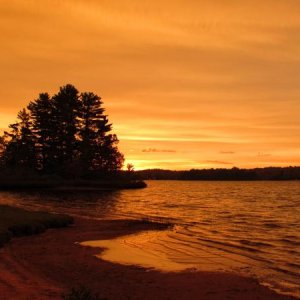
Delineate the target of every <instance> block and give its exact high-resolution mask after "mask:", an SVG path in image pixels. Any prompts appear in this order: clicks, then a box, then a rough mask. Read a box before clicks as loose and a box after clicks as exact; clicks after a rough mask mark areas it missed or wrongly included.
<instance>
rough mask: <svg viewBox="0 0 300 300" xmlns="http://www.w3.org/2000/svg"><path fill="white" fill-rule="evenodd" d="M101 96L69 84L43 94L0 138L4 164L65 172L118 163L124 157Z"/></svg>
mask: <svg viewBox="0 0 300 300" xmlns="http://www.w3.org/2000/svg"><path fill="white" fill-rule="evenodd" d="M102 104H103V103H102V101H101V98H100V97H99V96H97V95H95V94H94V93H81V94H80V93H79V91H78V90H77V89H76V88H75V87H74V86H73V85H71V84H67V85H65V86H63V87H61V88H60V89H59V92H58V93H57V94H55V95H54V96H53V97H50V95H49V94H48V93H42V94H40V95H39V97H38V98H37V99H36V100H34V101H31V102H30V103H29V105H28V107H27V108H28V111H27V110H26V109H23V110H21V111H20V112H19V114H18V117H17V118H18V121H17V123H15V124H11V125H9V128H10V130H9V131H8V132H5V135H4V136H3V137H1V139H0V159H1V163H2V166H5V167H6V168H11V167H24V168H28V169H31V170H36V171H38V172H42V173H51V174H58V175H63V176H68V175H70V174H72V176H74V175H76V176H87V175H89V174H91V175H104V174H107V173H111V172H114V171H117V170H119V169H121V168H122V166H123V162H124V157H123V155H122V154H121V153H120V152H119V150H118V147H117V144H118V139H117V136H116V135H115V134H112V133H111V130H112V125H111V124H110V123H109V121H108V118H107V115H104V111H105V110H104V108H103V107H102Z"/></svg>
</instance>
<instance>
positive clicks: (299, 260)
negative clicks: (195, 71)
mask: <svg viewBox="0 0 300 300" xmlns="http://www.w3.org/2000/svg"><path fill="white" fill-rule="evenodd" d="M147 183H148V188H146V189H141V190H123V191H117V192H104V193H101V194H97V193H94V194H89V195H82V194H76V193H65V194H55V193H52V194H49V193H47V194H46V193H31V194H28V193H26V194H25V193H9V192H1V193H0V202H1V203H7V204H12V205H17V206H22V207H26V208H29V209H47V210H49V211H54V212H64V213H69V214H73V215H79V216H85V217H89V218H97V219H98V218H99V219H102V218H133V219H143V218H147V219H150V220H154V221H163V222H172V223H174V224H175V226H174V227H173V228H172V229H170V230H167V231H164V232H145V233H141V234H138V235H134V236H128V237H125V238H123V241H124V243H125V244H126V247H129V248H131V249H133V250H134V249H138V250H139V251H143V252H144V253H145V254H147V255H148V257H155V259H153V261H154V267H158V268H159V267H160V266H165V267H168V265H170V266H171V265H173V266H180V265H181V266H182V267H183V268H189V269H191V270H194V269H195V270H197V269H199V270H206V271H223V272H236V273H239V274H242V275H246V276H251V277H253V278H256V279H258V280H259V281H260V282H261V283H262V284H264V285H267V286H269V287H271V288H273V289H275V290H277V291H279V292H282V293H287V294H293V295H298V296H299V295H300V182H299V181H276V182H275V181H255V182H241V181H240V182H232V181H231V182H217V181H207V182H206V181H205V182H204V181H148V182H147ZM155 262H160V264H159V263H158V264H157V265H156V263H155ZM125 263H126V262H125ZM162 269H163V268H162Z"/></svg>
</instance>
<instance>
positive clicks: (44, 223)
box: [0, 205, 73, 246]
mask: <svg viewBox="0 0 300 300" xmlns="http://www.w3.org/2000/svg"><path fill="white" fill-rule="evenodd" d="M72 223H73V218H72V217H69V216H66V215H57V214H50V213H47V212H32V211H26V210H23V209H20V208H16V207H10V206H6V205H0V246H3V245H4V244H5V243H7V242H8V241H9V240H10V239H11V238H12V237H20V236H25V235H33V234H37V233H41V232H44V231H45V230H46V229H49V228H61V227H66V226H68V225H69V224H72Z"/></svg>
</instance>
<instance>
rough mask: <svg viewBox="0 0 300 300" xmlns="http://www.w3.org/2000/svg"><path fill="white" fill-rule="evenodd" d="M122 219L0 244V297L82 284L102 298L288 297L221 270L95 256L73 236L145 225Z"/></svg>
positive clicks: (45, 293) (107, 234) (50, 294)
mask: <svg viewBox="0 0 300 300" xmlns="http://www.w3.org/2000/svg"><path fill="white" fill-rule="evenodd" d="M149 226H151V225H150V224H147V223H145V224H143V223H136V222H131V221H128V220H120V221H116V220H114V221H106V220H105V221H102V220H101V221H95V220H86V219H79V218H77V219H75V224H74V225H73V226H71V227H69V228H64V229H59V230H56V229H53V230H48V231H47V232H45V233H43V234H40V235H36V236H30V237H23V238H17V239H14V240H13V241H11V242H10V243H9V244H8V245H6V246H5V247H4V248H2V249H0V299H1V300H2V299H3V300H5V299H24V300H25V299H39V300H42V299H61V298H62V296H61V295H62V293H66V292H67V291H68V290H70V288H72V287H80V286H85V287H87V288H89V289H91V290H92V291H94V292H98V293H99V294H100V296H101V297H103V298H106V299H118V300H120V299H204V300H211V299H236V300H240V299H243V300H247V299H249V300H250V299H251V300H253V299H272V300H274V299H292V298H289V297H284V296H280V295H277V294H275V293H274V292H272V291H270V290H268V289H267V288H265V287H262V286H260V285H259V284H258V283H257V282H256V281H255V280H253V279H250V278H244V277H240V276H237V275H234V274H227V273H209V272H180V273H163V272H159V271H155V270H148V269H144V268H141V267H137V266H123V265H119V264H114V263H110V262H107V261H103V260H101V259H99V258H96V257H95V256H94V254H99V252H100V251H101V250H100V249H95V248H89V247H83V246H80V245H78V244H77V243H76V242H82V241H87V240H96V239H110V238H113V237H117V236H120V235H125V234H130V233H134V232H138V231H140V230H144V229H149Z"/></svg>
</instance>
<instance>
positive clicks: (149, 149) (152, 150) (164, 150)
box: [142, 148, 177, 153]
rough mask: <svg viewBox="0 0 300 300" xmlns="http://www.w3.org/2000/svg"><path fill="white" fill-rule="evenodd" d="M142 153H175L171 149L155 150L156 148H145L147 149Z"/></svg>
mask: <svg viewBox="0 0 300 300" xmlns="http://www.w3.org/2000/svg"><path fill="white" fill-rule="evenodd" d="M142 152H146V153H147V152H154V153H156V152H158V153H159V152H160V153H176V152H177V151H176V150H171V149H156V148H147V149H143V150H142Z"/></svg>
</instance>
